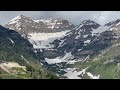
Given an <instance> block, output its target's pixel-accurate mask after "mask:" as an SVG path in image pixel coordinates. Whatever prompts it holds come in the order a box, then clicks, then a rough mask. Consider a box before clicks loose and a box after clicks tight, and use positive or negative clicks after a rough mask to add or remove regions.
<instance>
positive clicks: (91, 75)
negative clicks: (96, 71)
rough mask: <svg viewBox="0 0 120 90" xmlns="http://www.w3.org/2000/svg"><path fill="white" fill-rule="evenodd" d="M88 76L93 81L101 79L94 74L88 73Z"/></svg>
mask: <svg viewBox="0 0 120 90" xmlns="http://www.w3.org/2000/svg"><path fill="white" fill-rule="evenodd" d="M87 75H88V76H89V77H90V78H91V79H99V77H100V75H98V76H94V75H93V74H92V73H90V72H87Z"/></svg>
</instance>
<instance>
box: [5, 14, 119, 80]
mask: <svg viewBox="0 0 120 90" xmlns="http://www.w3.org/2000/svg"><path fill="white" fill-rule="evenodd" d="M38 23H39V24H38ZM119 23H120V20H119V19H118V20H115V21H112V22H109V23H107V24H105V25H100V24H98V23H96V22H94V21H92V20H84V21H82V22H81V23H80V24H79V25H77V26H75V25H73V24H71V23H70V22H69V21H67V20H63V19H41V20H32V19H31V18H28V17H25V16H23V15H20V16H18V17H16V18H15V19H13V20H11V21H10V22H8V24H6V25H5V27H7V28H12V29H13V30H15V31H17V32H18V33H20V35H21V36H26V37H25V38H24V37H22V38H24V39H25V40H27V41H28V42H29V44H30V45H31V49H32V50H33V51H32V52H33V53H34V54H35V55H34V57H35V58H37V60H38V61H39V63H41V64H42V65H43V67H45V68H46V69H47V70H50V71H52V72H54V73H56V75H58V76H59V77H62V78H64V79H65V78H69V79H101V78H102V79H105V78H108V79H109V78H120V75H119V73H120V70H119V63H120V62H119V56H120V54H119V49H120V48H119V46H120V32H119V31H120V30H119V29H120V24H119ZM19 26H22V27H23V28H20V27H19ZM68 27H69V28H68ZM11 42H12V41H11ZM12 43H13V42H12ZM28 53H30V52H28ZM22 55H23V54H22ZM32 55H33V54H32ZM30 56H31V55H30ZM24 57H25V56H24ZM27 57H29V56H27ZM33 61H34V60H33ZM113 72H114V74H113Z"/></svg>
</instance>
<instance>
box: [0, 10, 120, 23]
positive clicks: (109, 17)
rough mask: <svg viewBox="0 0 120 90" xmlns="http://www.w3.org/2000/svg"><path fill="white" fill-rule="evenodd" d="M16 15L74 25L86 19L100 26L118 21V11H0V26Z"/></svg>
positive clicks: (119, 17)
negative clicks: (59, 20)
mask: <svg viewBox="0 0 120 90" xmlns="http://www.w3.org/2000/svg"><path fill="white" fill-rule="evenodd" d="M18 15H24V16H28V17H31V18H33V19H35V20H39V19H46V18H63V19H67V20H69V21H70V22H71V23H73V24H76V25H78V24H80V23H81V22H82V21H83V20H87V19H90V20H94V21H95V22H97V23H99V24H101V25H104V24H105V23H107V22H110V21H113V20H116V19H120V11H0V24H1V25H4V24H6V23H7V22H8V21H10V20H11V19H13V18H15V17H16V16H18Z"/></svg>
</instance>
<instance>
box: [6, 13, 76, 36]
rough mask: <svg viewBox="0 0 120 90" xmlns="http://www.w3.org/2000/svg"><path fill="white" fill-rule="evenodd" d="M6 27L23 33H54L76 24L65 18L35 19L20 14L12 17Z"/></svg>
mask: <svg viewBox="0 0 120 90" xmlns="http://www.w3.org/2000/svg"><path fill="white" fill-rule="evenodd" d="M5 27H7V28H10V29H13V30H16V31H17V32H19V33H20V34H21V35H28V34H29V33H35V32H36V33H53V32H60V31H64V30H69V29H71V28H74V25H73V24H71V23H70V22H68V20H63V19H46V20H33V19H32V18H30V17H26V16H23V15H19V16H17V17H15V18H14V19H12V20H11V21H10V22H8V24H6V25H5Z"/></svg>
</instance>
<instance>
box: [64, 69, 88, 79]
mask: <svg viewBox="0 0 120 90" xmlns="http://www.w3.org/2000/svg"><path fill="white" fill-rule="evenodd" d="M88 68H89V67H87V68H85V69H82V70H81V71H75V69H76V68H67V69H66V70H65V71H66V72H67V73H65V74H64V75H63V76H67V77H68V78H69V79H81V77H79V75H81V76H83V75H84V74H85V73H86V70H87V69H88Z"/></svg>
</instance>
